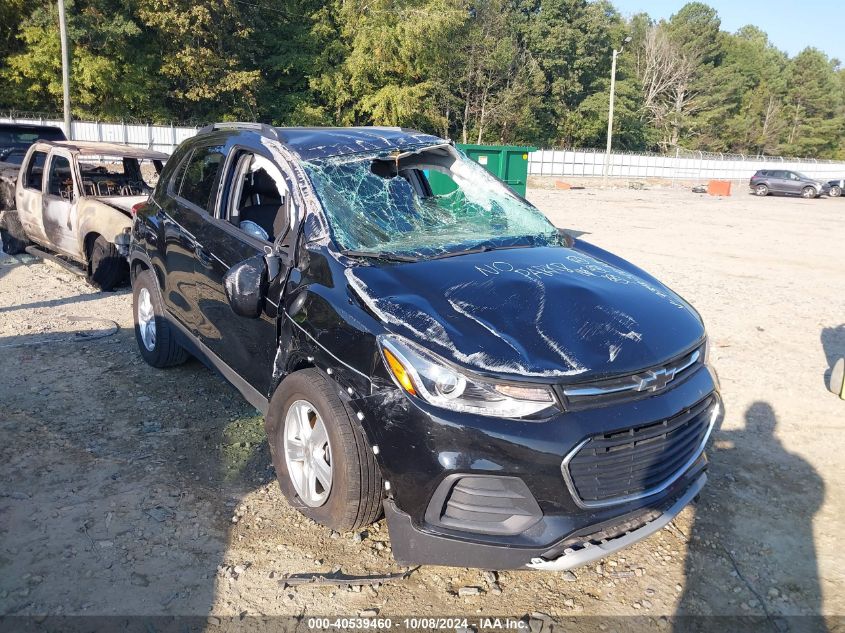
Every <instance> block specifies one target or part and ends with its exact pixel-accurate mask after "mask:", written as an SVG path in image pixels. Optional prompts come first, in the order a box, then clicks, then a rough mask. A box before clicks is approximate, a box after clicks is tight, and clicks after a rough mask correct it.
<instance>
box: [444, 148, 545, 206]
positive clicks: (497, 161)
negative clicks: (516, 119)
mask: <svg viewBox="0 0 845 633" xmlns="http://www.w3.org/2000/svg"><path fill="white" fill-rule="evenodd" d="M456 147H457V148H458V149H460V150H462V151H463V152H464V153H465V154H466V155H467V156H469V157H470V158H471V159H472V160H474V161H475V162H476V163H478V164H479V165H481V166H483V167H484V168H485V169H486V170H487V171H489V172H490V173H491V174H493V175H494V176H496V177H497V178H498V179H499V180H502V181H503V182H505V183H506V184H507V185H508V186H509V187H510V188H511V189H513V190H514V191H515V192H517V193H518V194H519V195H521V196H524V195H525V187H526V185H527V183H528V154H529V152H534V151H536V149H537V148H535V147H521V146H518V145H461V144H457V145H456ZM428 181H429V183H430V184H431V190H432V192H433V193H434V194H435V195H442V194H444V193H449V192H451V191H454V190H455V189H456V188H457V187H456V185H455V183H454V182H452V179H451V178H449V177H448V176H446V175H445V174H441V173H439V172H435V171H432V172H431V173H429V174H428Z"/></svg>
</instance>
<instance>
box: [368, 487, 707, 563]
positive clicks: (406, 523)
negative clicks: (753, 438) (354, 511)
mask: <svg viewBox="0 0 845 633" xmlns="http://www.w3.org/2000/svg"><path fill="white" fill-rule="evenodd" d="M705 483H707V475H706V474H705V473H703V472H702V473H701V474H699V475H698V477H697V478H696V479H695V480H694V481H693V483H692V484H691V485H690V486H689V487H688V488H687V489H686V490H684V491H683V493H682V494H681V496H680V497H678V498H677V499H676V500H675V501H674V502H672V503H671V504H670V505H669V506H668V507H667V508H666V509H665V510H663V511H661V512H660V513H659V514H657V515H656V516H655V518H652V519H650V520H648V521H645V522H643V523H641V524H640V525H639V526H638V527H632V529H629V530H625V529H623V530H621V531H620V533H619V534H618V535H616V536H613V537H611V538H608V539H604V540H601V541H599V542H595V543H594V542H590V541H581V542H580V543H577V542H573V543H571V545H572V546H571V547H563V548H562V553H561V554H560V555H559V556H557V557H556V558H551V559H549V558H546V555H547V550H546V549H542V550H540V549H510V548H504V547H498V546H495V545H484V544H480V543H471V542H466V541H457V540H455V539H452V538H448V537H442V536H438V535H435V534H430V533H426V532H423V531H422V530H420V529H418V528H416V527H414V525H413V523H412V522H411V518H410V517H409V516H408V515H407V514H405V513H404V512H402V511H401V510H398V509H397V508H396V504H395V503H394V502H393V501H387V502H386V503H385V505H384V512H385V516H386V518H387V525H388V528H389V530H390V541H391V543H392V544H393V556H394V558H395V559H396V560H397V561H398V562H400V563H406V564H419V563H425V564H432V565H450V566H455V567H479V568H482V569H536V570H539V571H564V570H567V569H575V568H577V567H583V566H584V565H589V564H590V563H592V562H595V561H597V560H601V559H602V558H605V557H607V556H610V555H611V554H613V553H615V552H618V551H619V550H621V549H624V548H626V547H628V546H630V545H633V544H634V543H636V542H638V541H641V540H643V539H645V538H648V537H649V536H651V535H652V534H654V533H655V532H657V531H659V530H661V529H663V528H664V527H665V526H666V525H667V524H669V523H670V522H671V521H672V520H673V519H674V518H675V517H676V516H678V514H679V513H680V512H681V510H683V509H684V508H685V507H686V506H687V505H688V504H689V503H690V502H691V501H692V500H693V499H695V497H696V496H697V495H698V494H699V493H700V492H701V490H702V488H704V484H705ZM620 521H623V522H624V521H625V517H621V518H620Z"/></svg>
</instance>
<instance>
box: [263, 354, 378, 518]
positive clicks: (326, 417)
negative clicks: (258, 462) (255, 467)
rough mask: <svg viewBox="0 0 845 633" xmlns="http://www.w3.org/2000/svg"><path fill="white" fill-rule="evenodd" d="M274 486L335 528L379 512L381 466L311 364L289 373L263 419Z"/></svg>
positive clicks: (329, 382)
mask: <svg viewBox="0 0 845 633" xmlns="http://www.w3.org/2000/svg"><path fill="white" fill-rule="evenodd" d="M265 427H266V430H267V438H268V440H269V443H270V452H271V454H272V456H273V465H274V466H275V468H276V474H277V475H278V478H279V486H280V487H281V489H282V492H283V493H284V494H285V496H286V497H287V499H288V500H289V501H290V503H291V504H292V505H293V506H294V507H295V508H296V509H297V510H299V511H300V512H302V514H304V515H305V516H307V517H308V518H310V519H312V520H313V521H316V522H317V523H320V524H322V525H325V526H327V527H330V528H332V529H334V530H337V531H339V532H342V531H347V530H353V529H357V528H359V527H362V526H365V525H369V524H370V523H373V522H374V521H376V520H377V519H378V518H379V516H380V515H381V510H382V505H381V500H382V488H383V486H384V483H383V480H382V477H381V471H380V470H379V467H378V464H377V463H376V460H375V457H374V456H373V451H372V447H371V446H370V443H369V442H368V441H367V438H366V436H365V434H364V429H363V428H362V427H361V424H360V422H359V421H358V419H357V418H356V417H355V415H354V414H353V412H352V411H351V410H350V409H349V408H348V406H347V405H346V404H345V403H344V402H343V401H342V400H341V399H340V398H339V397H338V395H337V385H336V384H335V383H334V382H333V381H332V380H331V379H330V378H329V377H328V376H326V375H325V374H323V373H322V372H320V371H318V370H316V369H306V370H303V371H298V372H295V373H293V374H291V375H290V376H288V377H287V378H286V379H285V380H284V381H283V382H282V384H281V385H279V388H278V389H277V390H276V393H275V394H274V395H273V399H272V401H271V402H270V410H269V412H268V414H267V418H266V421H265Z"/></svg>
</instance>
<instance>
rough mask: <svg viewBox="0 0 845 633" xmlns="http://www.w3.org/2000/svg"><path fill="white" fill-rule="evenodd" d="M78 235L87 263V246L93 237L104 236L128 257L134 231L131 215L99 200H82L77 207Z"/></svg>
mask: <svg viewBox="0 0 845 633" xmlns="http://www.w3.org/2000/svg"><path fill="white" fill-rule="evenodd" d="M76 213H77V218H76V222H77V227H78V229H77V235H78V239H79V248H80V251H81V252H82V253H83V257H84V258H85V261H86V263H87V261H88V252H87V251H86V249H85V245H86V243H87V241H88V238H89V237H90V236H92V235H95V234H96V235H102V236H103V237H104V238H106V240H108V241H109V242H111V243H112V244H115V245H116V246H117V247H118V250H119V251H120V252H121V254H123V255H128V253H129V251H128V247H129V231H131V229H132V218H131V217H130V216H129V214H127V213H124V212H123V211H121V210H119V209H116V208H114V207H112V206H109V205H108V204H105V203H104V202H100V201H99V200H91V199H89V198H81V199H80V200H79V203H78V204H77V205H76Z"/></svg>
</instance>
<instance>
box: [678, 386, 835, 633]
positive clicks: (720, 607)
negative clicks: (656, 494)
mask: <svg viewBox="0 0 845 633" xmlns="http://www.w3.org/2000/svg"><path fill="white" fill-rule="evenodd" d="M777 424H778V419H777V415H776V413H775V411H774V409H773V408H772V406H771V405H770V404H769V403H767V402H760V401H758V402H755V403H753V404H752V405H751V406H750V407H749V408H748V410H747V411H746V413H745V427H744V428H741V429H736V430H727V431H726V430H718V431H717V433H716V439H715V442H714V446H713V448H711V450H710V457H711V468H710V473H711V475H710V484H709V485H708V486H707V487H706V488H705V489H704V491H703V492H702V496H701V499H700V502H699V504H698V506H697V508H696V516H695V522H694V524H693V527H692V530H691V534H690V535H689V546H688V552H687V557H686V561H685V576H686V582H685V586H684V591H683V594H682V596H681V599H680V601H679V603H678V609H677V611H676V614H675V617H674V630H675V631H676V632H678V633H705V632H706V633H710V632H714V633H716V632H718V633H724V632H725V631H732V630H737V631H739V630H742V631H747V632H751V633H756V632H757V631H760V632H761V633H762V632H766V633H786V632H787V631H789V632H803V631H807V632H808V633H809V632H810V631H812V632H814V633H822V632H824V631H826V630H827V628H826V625H825V622H824V620H823V618H822V617H821V616H820V614H821V612H822V595H821V588H820V583H819V575H818V568H817V557H816V549H815V542H814V535H813V517H814V516H815V514H816V512H817V511H818V510H819V508H820V507H821V505H822V503H823V500H824V493H825V486H824V481H823V480H822V478H821V477H820V476H819V475H818V473H817V472H816V471H815V469H814V468H813V467H812V466H811V465H810V464H809V463H808V462H807V461H805V460H804V459H802V458H801V457H800V456H798V455H796V454H795V453H791V452H789V451H788V450H786V449H785V448H784V446H783V445H782V444H781V442H780V440H779V439H778V438H777V436H776V433H775V431H776V428H777Z"/></svg>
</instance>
